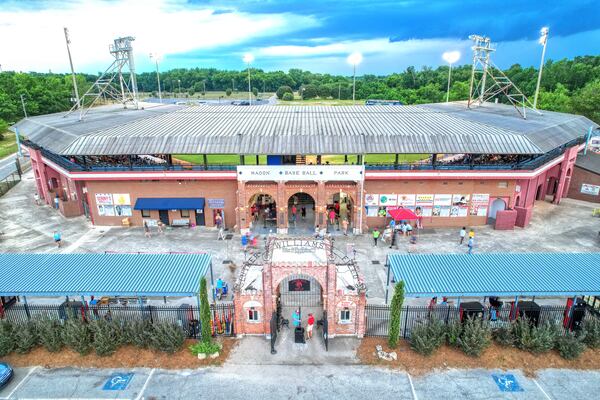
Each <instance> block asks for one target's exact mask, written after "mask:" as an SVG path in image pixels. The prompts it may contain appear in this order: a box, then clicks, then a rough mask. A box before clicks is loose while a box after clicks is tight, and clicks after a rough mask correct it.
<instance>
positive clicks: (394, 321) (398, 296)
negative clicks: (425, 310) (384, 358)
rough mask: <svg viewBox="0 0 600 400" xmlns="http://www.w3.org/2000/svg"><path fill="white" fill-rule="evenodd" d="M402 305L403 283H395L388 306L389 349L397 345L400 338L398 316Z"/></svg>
mask: <svg viewBox="0 0 600 400" xmlns="http://www.w3.org/2000/svg"><path fill="white" fill-rule="evenodd" d="M403 303H404V281H400V282H398V283H396V287H395V288H394V297H392V304H391V305H390V325H389V330H388V334H389V337H388V344H389V346H390V347H391V348H395V347H396V346H397V345H398V339H399V338H400V314H401V313H402V304H403Z"/></svg>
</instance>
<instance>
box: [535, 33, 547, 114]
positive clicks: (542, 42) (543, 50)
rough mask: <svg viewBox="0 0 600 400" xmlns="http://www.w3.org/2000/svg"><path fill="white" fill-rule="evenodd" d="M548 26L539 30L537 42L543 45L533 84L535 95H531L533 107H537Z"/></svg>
mask: <svg viewBox="0 0 600 400" xmlns="http://www.w3.org/2000/svg"><path fill="white" fill-rule="evenodd" d="M548 32H549V30H548V28H546V27H543V28H542V29H541V30H540V34H541V36H540V39H539V43H540V44H541V45H542V46H544V47H543V48H542V60H541V61H540V70H539V72H538V79H537V84H536V85H535V96H534V97H533V108H534V109H537V100H538V94H539V93H540V83H541V82H542V70H543V69H544V57H545V56H546V44H547V43H548Z"/></svg>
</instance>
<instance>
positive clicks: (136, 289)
mask: <svg viewBox="0 0 600 400" xmlns="http://www.w3.org/2000/svg"><path fill="white" fill-rule="evenodd" d="M209 271H210V281H211V284H214V282H213V280H214V278H213V270H212V262H211V257H210V255H208V254H121V253H119V254H113V253H105V254H0V296H22V297H23V298H24V300H25V301H26V297H27V296H32V297H34V296H38V297H42V296H92V295H96V296H128V297H137V298H139V299H141V297H142V296H181V297H186V296H192V297H197V296H199V291H200V279H201V278H202V277H204V276H206V274H207V273H208V272H209Z"/></svg>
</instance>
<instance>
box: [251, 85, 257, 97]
mask: <svg viewBox="0 0 600 400" xmlns="http://www.w3.org/2000/svg"><path fill="white" fill-rule="evenodd" d="M252 94H253V95H254V97H258V89H257V88H256V87H253V88H252Z"/></svg>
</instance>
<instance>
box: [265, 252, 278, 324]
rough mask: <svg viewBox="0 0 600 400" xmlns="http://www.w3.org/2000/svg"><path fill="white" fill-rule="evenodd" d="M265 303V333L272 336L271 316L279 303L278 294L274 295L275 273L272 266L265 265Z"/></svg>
mask: <svg viewBox="0 0 600 400" xmlns="http://www.w3.org/2000/svg"><path fill="white" fill-rule="evenodd" d="M263 268H264V269H263V274H262V278H263V303H264V307H265V308H264V310H265V315H264V318H263V324H264V331H265V333H267V334H268V335H270V334H271V316H272V315H273V312H274V311H275V308H276V307H277V305H276V304H275V302H276V301H277V296H276V293H273V272H272V270H271V264H270V263H267V264H264V267H263Z"/></svg>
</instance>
